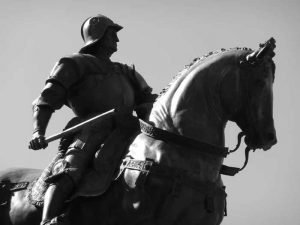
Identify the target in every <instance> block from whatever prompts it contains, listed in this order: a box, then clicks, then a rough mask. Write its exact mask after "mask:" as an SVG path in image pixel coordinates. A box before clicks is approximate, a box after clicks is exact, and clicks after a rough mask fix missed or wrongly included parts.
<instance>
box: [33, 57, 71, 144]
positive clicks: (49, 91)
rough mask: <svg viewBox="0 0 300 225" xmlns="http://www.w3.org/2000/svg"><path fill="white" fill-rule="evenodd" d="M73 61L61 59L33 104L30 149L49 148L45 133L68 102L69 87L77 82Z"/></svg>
mask: <svg viewBox="0 0 300 225" xmlns="http://www.w3.org/2000/svg"><path fill="white" fill-rule="evenodd" d="M68 61H70V62H71V60H65V59H61V60H60V61H59V63H58V64H57V65H55V67H54V68H53V70H52V72H51V74H50V76H49V78H48V79H47V81H46V85H45V87H44V89H43V90H42V92H41V94H40V96H39V97H38V98H37V99H36V100H35V101H34V102H33V135H32V139H31V141H30V142H29V148H30V149H33V150H38V149H42V148H46V147H47V142H46V141H45V133H46V129H47V125H48V123H49V120H50V118H51V115H52V113H53V112H54V111H55V110H58V109H60V108H61V107H62V106H63V105H64V104H65V103H66V101H67V91H68V89H69V87H70V86H71V85H72V84H73V83H74V82H76V81H77V76H76V70H75V69H74V65H73V64H72V63H69V62H68Z"/></svg>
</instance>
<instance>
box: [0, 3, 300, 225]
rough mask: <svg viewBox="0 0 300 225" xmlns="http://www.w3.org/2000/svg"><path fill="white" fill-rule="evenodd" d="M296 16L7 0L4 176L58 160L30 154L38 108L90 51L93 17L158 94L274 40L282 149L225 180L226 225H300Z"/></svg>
mask: <svg viewBox="0 0 300 225" xmlns="http://www.w3.org/2000/svg"><path fill="white" fill-rule="evenodd" d="M299 11H300V2H299V1H296V0H295V1H293V0H286V1H279V0H273V1H271V0H270V1H268V0H251V1H244V0H226V1H219V0H210V1H203V0H197V1H194V0H185V1H179V0H160V1H156V0H151V1H146V0H128V1H121V0H120V1H114V0H110V1H104V0H97V1H96V0H85V1H79V0H78V1H76V0H73V1H71V0H60V1H57V0H52V1H42V0H26V1H22V0H10V1H6V0H0V27H1V29H0V47H1V52H0V102H2V107H1V108H2V110H1V111H0V136H1V139H2V140H1V150H0V169H5V168H8V167H30V168H44V167H45V166H46V165H47V164H48V163H49V162H50V160H51V158H52V157H54V155H55V152H56V148H57V142H55V143H51V144H50V145H49V147H48V148H47V149H46V150H41V151H31V150H29V149H28V148H27V146H28V141H29V140H30V138H31V134H32V108H31V103H32V101H33V100H34V99H35V98H36V97H37V96H38V95H39V93H40V91H41V89H42V87H43V85H44V82H45V79H46V78H47V76H48V75H49V72H50V71H51V69H52V67H53V65H54V64H55V62H56V61H57V60H58V59H59V58H60V57H62V56H65V55H68V54H71V53H74V52H77V51H78V50H79V49H80V47H82V46H83V42H82V40H81V36H80V26H81V24H82V22H83V21H84V20H85V19H86V18H87V17H89V16H93V15H96V14H98V13H102V14H104V15H106V16H108V17H110V18H111V19H113V20H114V21H115V22H117V23H119V24H120V25H122V26H123V27H124V29H123V30H122V31H120V32H119V38H120V43H119V51H118V52H117V53H116V54H114V55H113V57H112V59H113V60H114V61H119V62H122V63H127V64H132V63H134V64H135V67H136V69H137V70H138V71H139V72H140V73H141V74H142V75H143V76H144V77H145V79H146V80H147V82H148V83H149V85H151V86H152V87H153V90H154V92H159V91H160V90H161V89H162V88H163V87H165V86H166V85H167V84H168V82H169V81H170V80H171V78H172V77H173V76H174V75H175V74H176V73H177V72H178V71H180V70H181V69H182V68H183V67H184V65H186V64H189V63H190V62H191V61H192V59H193V58H195V57H199V56H202V55H204V54H206V53H207V52H210V51H213V50H217V49H220V48H231V47H250V48H253V49H255V48H257V47H258V44H259V43H262V42H264V41H266V40H268V39H269V38H270V37H274V38H275V39H276V41H277V48H276V49H275V52H276V56H275V58H274V62H275V64H276V74H275V77H276V78H275V83H274V121H275V127H276V130H277V139H278V143H277V144H276V145H275V146H274V147H273V148H272V149H271V150H269V151H266V152H264V151H256V152H255V153H252V154H251V155H250V161H249V164H248V166H247V168H246V169H245V170H244V171H243V172H242V173H240V174H238V175H236V176H235V177H224V179H223V180H224V183H225V185H226V186H227V188H226V191H227V194H228V197H227V201H228V216H227V217H225V218H224V220H223V223H222V224H224V225H232V224H243V225H248V224H249V225H250V224H258V225H269V224H272V225H282V224H299V222H300V215H299V210H300V206H299V205H300V204H299V203H300V195H299V193H298V190H299V185H300V175H299V172H300V164H299V159H300V153H299V150H298V141H299V139H298V138H299V125H300V123H299V122H300V119H299V116H298V115H299V113H300V105H299V98H298V96H299V94H300V91H299V83H300V78H299V74H298V73H299V72H298V71H299V62H298V59H299V52H300V44H299V40H300V29H299V22H300V13H299ZM71 117H72V113H71V112H70V110H69V109H68V108H63V109H61V110H60V111H57V112H56V113H55V114H54V115H53V117H52V119H51V121H50V124H49V127H48V130H47V135H48V136H49V135H52V134H54V133H57V132H59V131H60V130H61V129H62V128H63V127H64V125H65V124H66V122H67V121H68V120H69V119H70V118H71ZM238 132H239V129H238V128H237V127H236V125H235V124H232V123H229V124H228V126H227V128H226V146H229V147H231V148H232V147H234V146H235V144H236V136H237V134H238ZM242 147H243V148H244V147H245V146H244V145H243V146H242ZM243 160H244V158H243V151H242V149H241V150H240V151H239V152H238V153H235V154H234V155H232V156H230V158H228V159H226V161H225V162H226V164H229V165H233V166H240V165H242V163H243Z"/></svg>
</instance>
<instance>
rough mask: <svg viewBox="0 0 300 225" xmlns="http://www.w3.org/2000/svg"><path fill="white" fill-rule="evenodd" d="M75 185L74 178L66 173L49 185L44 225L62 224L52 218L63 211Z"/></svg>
mask: <svg viewBox="0 0 300 225" xmlns="http://www.w3.org/2000/svg"><path fill="white" fill-rule="evenodd" d="M74 187H75V185H74V182H73V180H72V179H71V178H70V177H69V176H68V175H66V174H63V175H61V176H60V177H59V178H57V181H56V182H55V183H54V184H52V185H50V186H49V188H48V190H47V192H46V194H45V200H44V210H43V216H42V218H43V220H42V223H41V224H42V225H48V224H60V223H59V222H58V221H56V222H54V221H53V220H52V219H53V218H56V217H57V216H58V215H59V214H60V213H61V212H62V210H63V207H64V202H65V201H66V199H67V198H68V197H69V196H70V194H71V193H72V191H73V189H74ZM51 220H52V221H51Z"/></svg>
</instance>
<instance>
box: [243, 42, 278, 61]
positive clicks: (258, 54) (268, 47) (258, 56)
mask: <svg viewBox="0 0 300 225" xmlns="http://www.w3.org/2000/svg"><path fill="white" fill-rule="evenodd" d="M275 43H276V41H275V39H274V38H270V39H269V40H268V41H266V42H265V43H263V44H260V45H259V49H258V50H256V51H254V52H252V53H250V54H249V55H247V56H246V62H248V63H250V64H255V63H257V62H261V61H262V60H263V59H264V58H265V57H268V58H273V57H274V56H275V52H274V49H275V48H276V45H275Z"/></svg>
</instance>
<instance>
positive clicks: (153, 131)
mask: <svg viewBox="0 0 300 225" xmlns="http://www.w3.org/2000/svg"><path fill="white" fill-rule="evenodd" d="M139 123H140V129H141V132H142V133H143V134H145V135H147V136H149V137H151V138H154V139H157V140H162V141H165V142H172V143H174V144H177V145H181V146H184V147H190V148H194V149H197V150H198V151H200V152H201V153H204V154H210V155H216V156H221V157H226V156H227V155H229V154H231V153H233V152H235V151H236V150H237V149H238V148H239V147H240V144H241V139H242V137H243V136H245V134H244V133H243V132H241V133H239V135H238V144H237V145H236V147H235V148H234V149H233V150H228V148H226V147H220V146H216V145H212V144H208V143H205V142H202V141H198V140H195V139H193V138H189V137H185V136H183V135H178V134H175V133H171V132H169V131H166V130H163V129H160V128H157V127H154V126H152V125H151V124H149V123H147V122H145V121H143V120H141V119H139ZM250 150H251V149H250V148H249V147H248V146H247V147H246V149H245V162H244V165H243V166H242V167H241V168H237V167H231V166H226V165H222V167H221V170H220V174H223V175H228V176H234V175H235V174H237V173H238V172H240V171H241V170H243V169H244V168H245V167H246V166H247V163H248V159H249V152H250Z"/></svg>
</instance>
